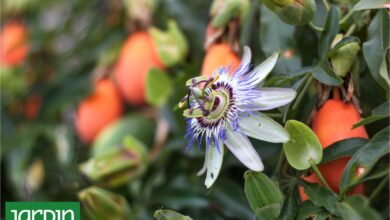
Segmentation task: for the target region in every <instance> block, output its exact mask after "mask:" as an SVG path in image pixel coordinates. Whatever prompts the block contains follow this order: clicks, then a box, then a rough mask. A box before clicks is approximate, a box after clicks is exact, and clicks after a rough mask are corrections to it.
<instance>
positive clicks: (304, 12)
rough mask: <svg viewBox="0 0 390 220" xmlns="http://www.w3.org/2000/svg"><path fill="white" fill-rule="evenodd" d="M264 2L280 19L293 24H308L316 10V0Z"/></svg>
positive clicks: (264, 0)
mask: <svg viewBox="0 0 390 220" xmlns="http://www.w3.org/2000/svg"><path fill="white" fill-rule="evenodd" d="M263 2H264V4H265V5H266V6H267V7H268V8H269V9H270V10H272V11H273V12H275V13H276V14H277V15H278V16H279V18H280V19H282V20H283V21H284V22H286V23H288V24H292V25H302V24H306V23H307V22H309V21H310V20H311V19H312V18H313V16H314V14H315V12H316V5H315V1H314V0H263Z"/></svg>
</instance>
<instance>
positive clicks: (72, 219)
mask: <svg viewBox="0 0 390 220" xmlns="http://www.w3.org/2000/svg"><path fill="white" fill-rule="evenodd" d="M5 219H6V220H80V203H79V202H6V203H5Z"/></svg>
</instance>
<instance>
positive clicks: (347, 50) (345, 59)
mask: <svg viewBox="0 0 390 220" xmlns="http://www.w3.org/2000/svg"><path fill="white" fill-rule="evenodd" d="M348 39H351V37H345V38H343V35H342V34H338V35H336V37H335V38H334V40H333V42H332V49H331V50H330V52H329V54H328V56H329V59H330V62H331V64H332V67H333V71H334V72H335V73H336V74H337V75H338V76H340V77H345V76H346V75H347V73H348V72H349V71H350V70H351V68H352V66H353V64H354V63H355V61H356V58H357V54H358V53H359V51H360V45H359V43H358V41H349V40H348Z"/></svg>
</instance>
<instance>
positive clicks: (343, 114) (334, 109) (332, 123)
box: [312, 100, 368, 148]
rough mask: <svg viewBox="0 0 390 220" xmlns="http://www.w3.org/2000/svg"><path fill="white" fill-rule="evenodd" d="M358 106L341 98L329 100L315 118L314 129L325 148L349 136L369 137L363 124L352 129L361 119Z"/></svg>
mask: <svg viewBox="0 0 390 220" xmlns="http://www.w3.org/2000/svg"><path fill="white" fill-rule="evenodd" d="M360 118H361V117H360V115H359V112H358V111H357V109H356V107H355V106H354V105H353V104H351V103H349V104H346V103H344V102H343V101H341V100H328V101H326V102H325V104H324V105H323V106H322V107H321V108H320V109H319V111H318V112H317V115H316V116H315V117H314V119H313V124H312V129H313V131H314V133H316V135H317V137H318V139H319V140H320V142H321V145H322V147H323V148H326V147H328V146H329V145H331V144H333V143H335V142H337V141H341V140H344V139H348V138H354V137H356V138H368V135H367V132H366V129H365V128H364V127H363V126H360V127H357V128H355V129H352V126H353V125H354V124H356V123H357V122H359V120H360Z"/></svg>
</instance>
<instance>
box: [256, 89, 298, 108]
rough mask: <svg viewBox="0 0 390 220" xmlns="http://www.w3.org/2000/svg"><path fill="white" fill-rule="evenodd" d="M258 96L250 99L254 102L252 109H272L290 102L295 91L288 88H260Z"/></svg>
mask: <svg viewBox="0 0 390 220" xmlns="http://www.w3.org/2000/svg"><path fill="white" fill-rule="evenodd" d="M258 91H259V97H257V98H254V99H251V101H252V102H254V105H255V106H253V108H251V110H252V111H256V110H257V111H258V110H269V109H274V108H277V107H280V106H283V105H286V104H288V103H290V102H291V101H292V100H294V98H295V96H296V94H297V92H295V90H293V89H288V88H260V89H258Z"/></svg>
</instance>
